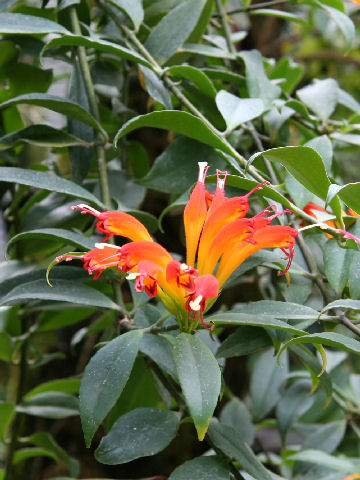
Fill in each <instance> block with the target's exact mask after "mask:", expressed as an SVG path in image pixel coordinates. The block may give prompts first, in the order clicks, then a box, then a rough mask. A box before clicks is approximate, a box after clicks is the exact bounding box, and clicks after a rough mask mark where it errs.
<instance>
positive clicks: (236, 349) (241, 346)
mask: <svg viewBox="0 0 360 480" xmlns="http://www.w3.org/2000/svg"><path fill="white" fill-rule="evenodd" d="M271 344H272V342H271V339H270V337H269V335H268V334H267V333H266V332H265V331H264V330H263V329H262V328H258V327H245V326H244V327H242V328H238V329H237V330H236V331H235V332H234V333H232V334H231V335H229V336H228V337H227V338H225V340H224V341H223V342H222V343H221V345H220V347H219V349H218V351H217V352H216V357H217V358H224V357H225V358H229V357H237V356H240V355H249V354H250V353H254V352H257V351H258V350H261V349H263V348H266V347H270V346H271Z"/></svg>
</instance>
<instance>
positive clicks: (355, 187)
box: [326, 182, 360, 214]
mask: <svg viewBox="0 0 360 480" xmlns="http://www.w3.org/2000/svg"><path fill="white" fill-rule="evenodd" d="M335 195H338V196H339V197H340V198H341V200H342V201H343V202H344V203H345V204H346V205H347V206H348V207H350V208H352V209H353V210H355V212H356V213H359V214H360V182H357V183H347V184H346V185H335V184H332V185H330V186H329V192H328V195H327V199H326V203H327V204H328V203H330V202H331V201H332V199H333V198H334V196H335Z"/></svg>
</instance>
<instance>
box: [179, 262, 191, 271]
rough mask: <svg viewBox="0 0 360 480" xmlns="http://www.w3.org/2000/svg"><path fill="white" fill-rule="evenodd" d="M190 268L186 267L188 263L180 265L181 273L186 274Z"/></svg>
mask: <svg viewBox="0 0 360 480" xmlns="http://www.w3.org/2000/svg"><path fill="white" fill-rule="evenodd" d="M188 268H189V267H188V266H187V265H186V263H182V264H181V265H180V273H184V272H186V270H187V269H188Z"/></svg>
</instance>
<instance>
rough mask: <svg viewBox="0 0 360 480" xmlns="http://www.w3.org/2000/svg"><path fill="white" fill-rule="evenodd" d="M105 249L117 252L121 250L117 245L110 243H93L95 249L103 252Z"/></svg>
mask: <svg viewBox="0 0 360 480" xmlns="http://www.w3.org/2000/svg"><path fill="white" fill-rule="evenodd" d="M106 247H111V248H116V249H117V250H121V247H119V246H118V245H113V244H112V243H103V242H101V243H95V248H98V249H99V250H103V249H104V248H106Z"/></svg>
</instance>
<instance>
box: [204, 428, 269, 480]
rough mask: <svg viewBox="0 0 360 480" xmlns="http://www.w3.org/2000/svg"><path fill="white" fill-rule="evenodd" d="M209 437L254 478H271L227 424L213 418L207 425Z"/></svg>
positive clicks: (247, 446)
mask: <svg viewBox="0 0 360 480" xmlns="http://www.w3.org/2000/svg"><path fill="white" fill-rule="evenodd" d="M209 437H210V439H211V441H212V442H213V444H214V445H215V447H217V448H218V449H219V450H221V451H222V452H223V453H224V454H225V455H226V456H227V457H229V458H233V459H235V460H237V461H238V462H239V463H240V465H241V467H242V468H243V469H244V470H245V471H246V472H247V473H249V474H250V475H252V476H253V477H254V478H256V479H261V480H272V478H271V475H270V473H269V472H268V470H266V468H265V467H264V466H263V465H262V464H261V463H260V461H259V460H258V459H257V457H256V455H255V454H254V452H253V451H252V450H251V448H250V447H249V445H248V444H247V443H246V442H243V441H242V440H241V437H240V436H239V435H238V434H237V432H236V431H235V430H234V429H233V428H232V427H231V426H229V425H223V424H221V423H219V422H218V421H217V420H216V419H213V420H212V421H211V423H210V426H209Z"/></svg>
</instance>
